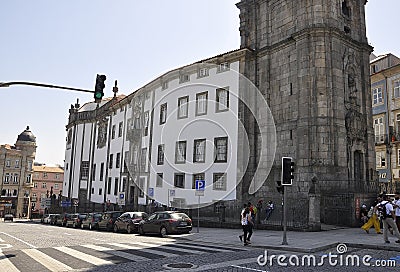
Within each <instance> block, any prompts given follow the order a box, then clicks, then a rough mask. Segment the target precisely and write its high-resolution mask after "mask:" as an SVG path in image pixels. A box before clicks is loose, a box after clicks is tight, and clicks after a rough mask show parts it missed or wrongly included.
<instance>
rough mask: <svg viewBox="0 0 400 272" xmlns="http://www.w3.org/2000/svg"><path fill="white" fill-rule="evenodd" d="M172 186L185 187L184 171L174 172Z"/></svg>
mask: <svg viewBox="0 0 400 272" xmlns="http://www.w3.org/2000/svg"><path fill="white" fill-rule="evenodd" d="M174 186H175V187H176V188H185V174H184V173H175V175H174Z"/></svg>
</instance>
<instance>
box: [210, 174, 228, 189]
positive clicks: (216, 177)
mask: <svg viewBox="0 0 400 272" xmlns="http://www.w3.org/2000/svg"><path fill="white" fill-rule="evenodd" d="M213 189H214V190H218V191H226V174H225V173H214V174H213Z"/></svg>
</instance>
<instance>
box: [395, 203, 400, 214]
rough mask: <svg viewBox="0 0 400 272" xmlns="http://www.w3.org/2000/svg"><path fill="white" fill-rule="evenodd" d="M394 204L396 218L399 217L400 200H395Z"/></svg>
mask: <svg viewBox="0 0 400 272" xmlns="http://www.w3.org/2000/svg"><path fill="white" fill-rule="evenodd" d="M395 204H396V205H397V208H396V216H400V199H399V200H395Z"/></svg>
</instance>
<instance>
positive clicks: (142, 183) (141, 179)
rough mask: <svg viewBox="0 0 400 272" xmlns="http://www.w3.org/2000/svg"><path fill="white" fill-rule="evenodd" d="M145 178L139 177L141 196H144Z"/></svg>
mask: <svg viewBox="0 0 400 272" xmlns="http://www.w3.org/2000/svg"><path fill="white" fill-rule="evenodd" d="M144 184H145V178H140V179H139V197H144Z"/></svg>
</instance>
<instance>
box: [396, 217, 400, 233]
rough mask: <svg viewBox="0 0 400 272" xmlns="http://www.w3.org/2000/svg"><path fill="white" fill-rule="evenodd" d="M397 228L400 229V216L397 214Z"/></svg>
mask: <svg viewBox="0 0 400 272" xmlns="http://www.w3.org/2000/svg"><path fill="white" fill-rule="evenodd" d="M396 225H397V229H398V230H399V231H400V216H396Z"/></svg>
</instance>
